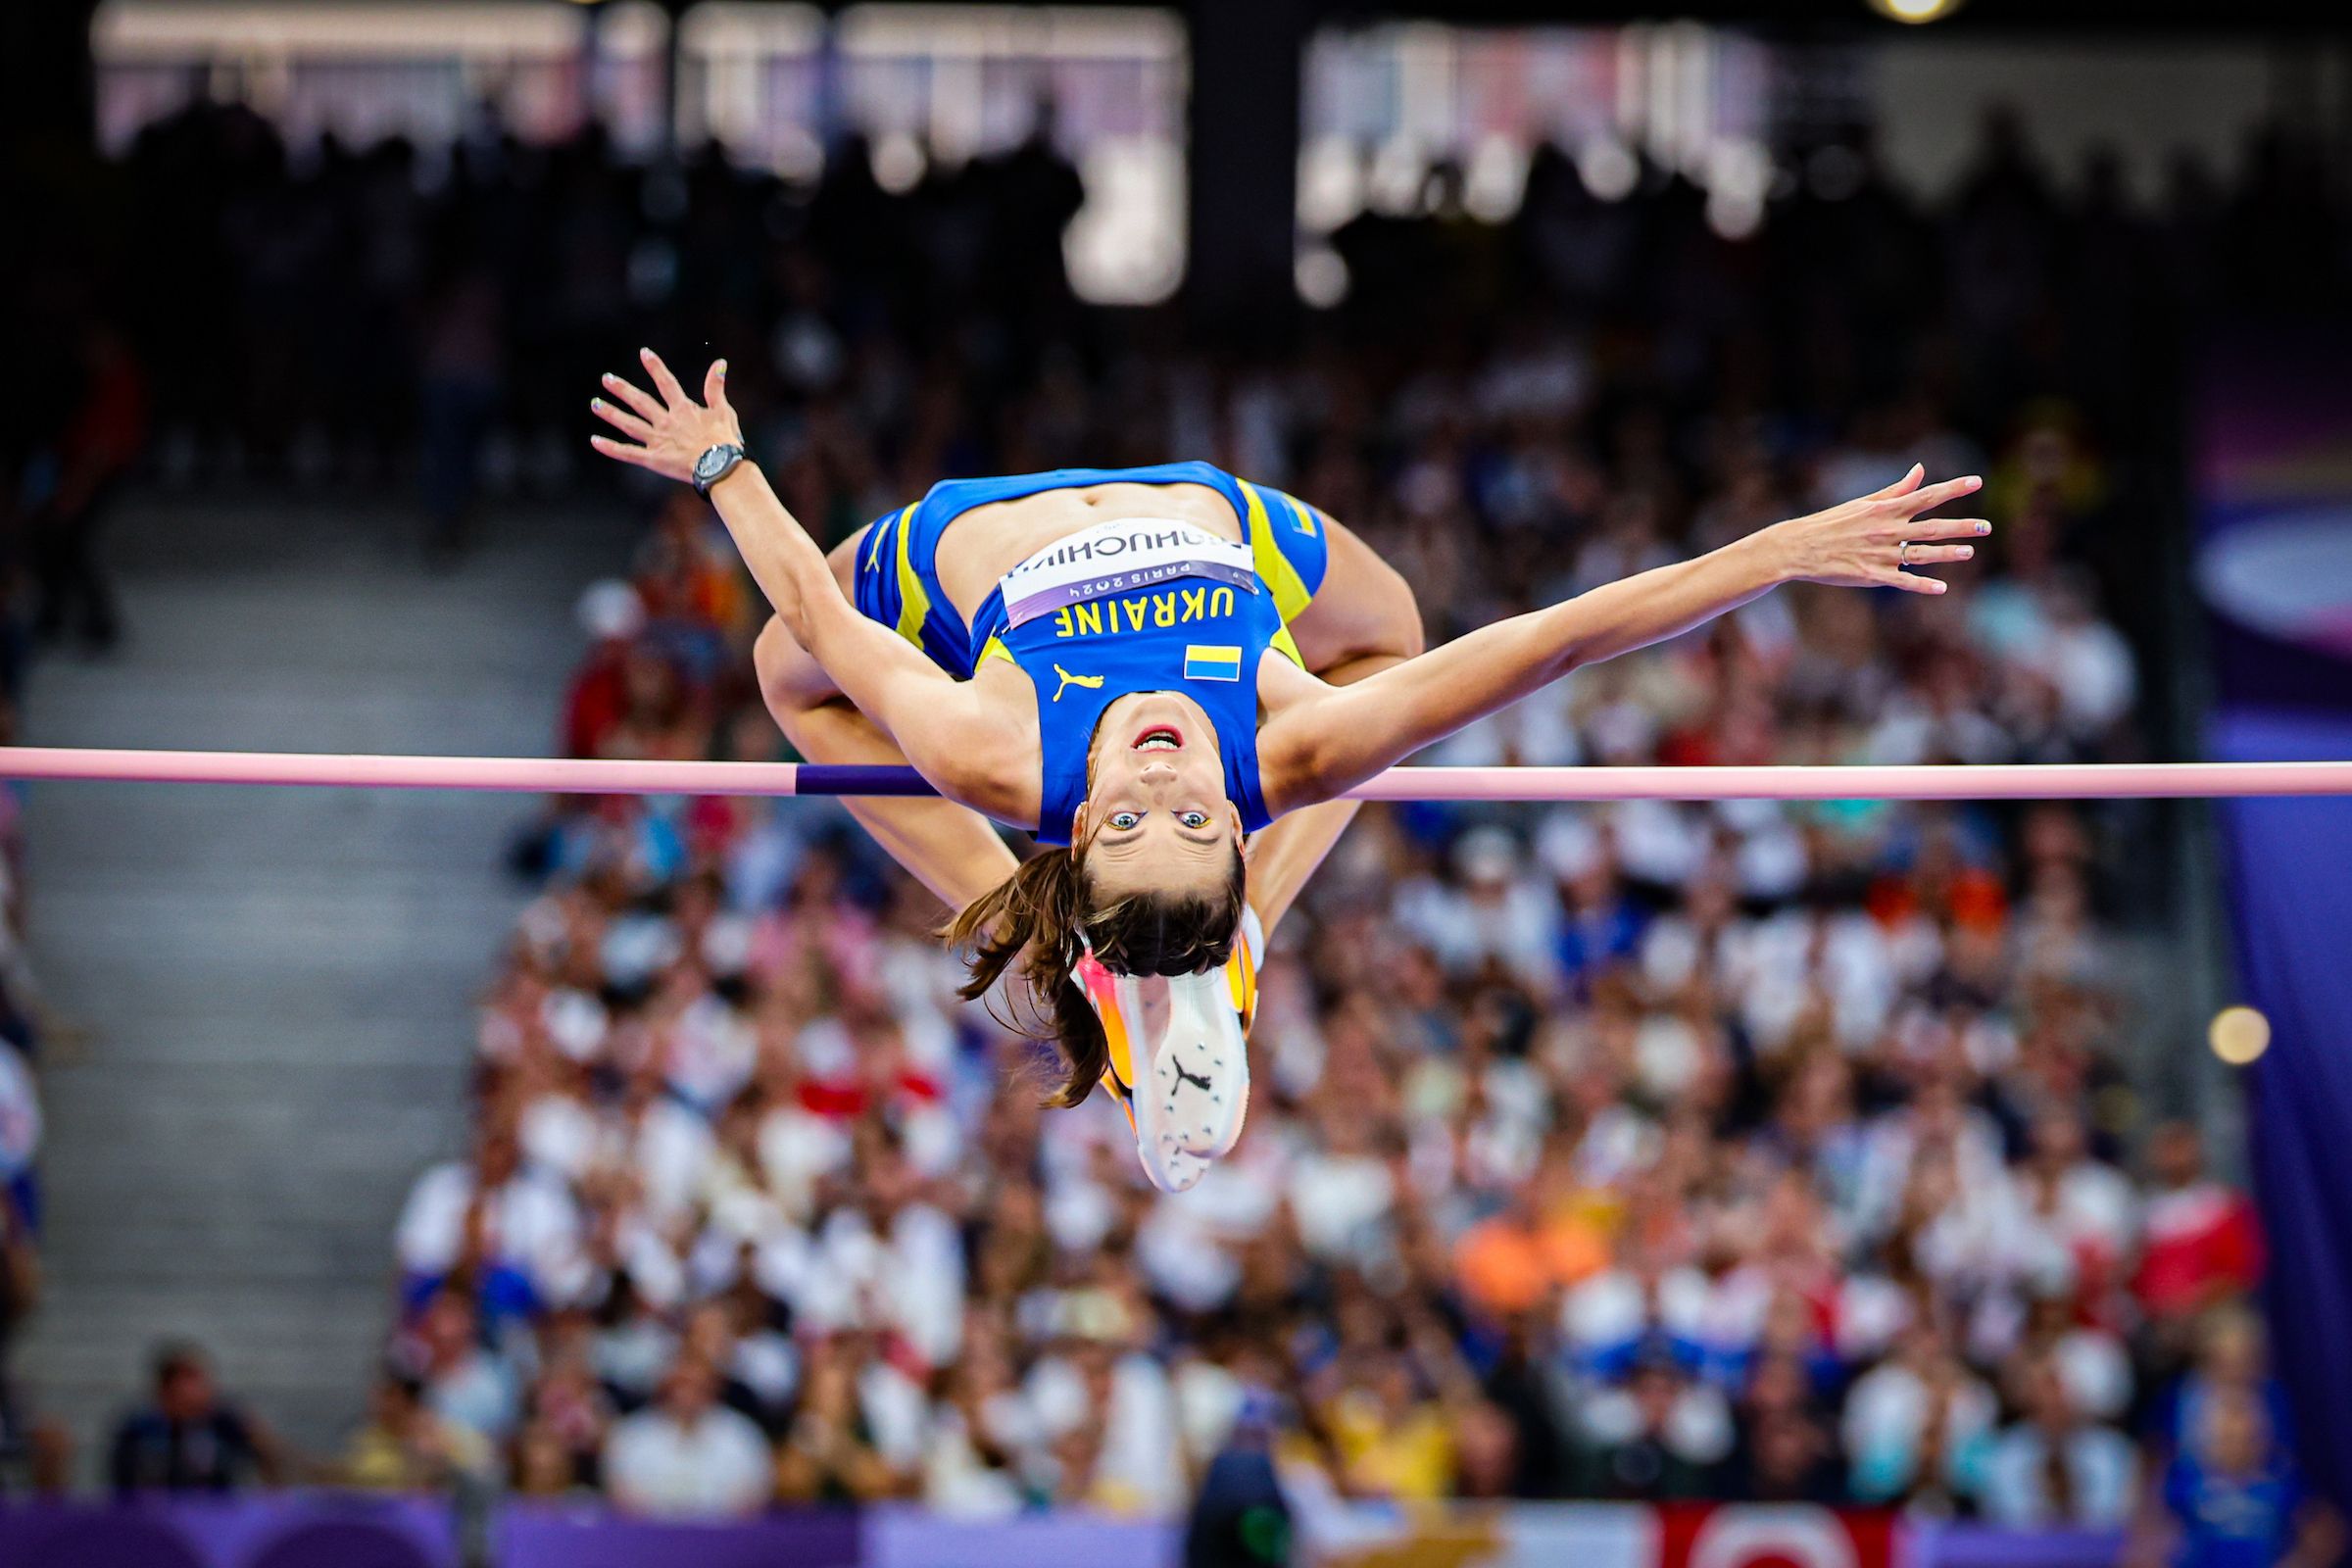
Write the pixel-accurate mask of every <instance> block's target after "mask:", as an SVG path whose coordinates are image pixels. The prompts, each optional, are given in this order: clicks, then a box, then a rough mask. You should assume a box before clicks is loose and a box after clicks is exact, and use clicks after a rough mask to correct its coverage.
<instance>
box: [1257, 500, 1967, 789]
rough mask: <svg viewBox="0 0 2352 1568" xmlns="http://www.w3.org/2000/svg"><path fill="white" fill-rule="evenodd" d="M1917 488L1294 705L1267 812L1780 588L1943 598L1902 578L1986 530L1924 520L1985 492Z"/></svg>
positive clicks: (1270, 743) (1803, 520)
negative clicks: (1817, 586) (1890, 591)
mask: <svg viewBox="0 0 2352 1568" xmlns="http://www.w3.org/2000/svg"><path fill="white" fill-rule="evenodd" d="M1921 477H1922V470H1921V469H1920V468H1918V467H1916V466H1914V467H1913V468H1912V470H1911V471H1910V472H1909V473H1907V474H1905V475H1904V476H1903V477H1902V478H1901V479H1899V480H1897V481H1896V482H1895V483H1893V484H1891V485H1889V486H1887V488H1886V489H1884V490H1881V491H1879V492H1878V493H1877V494H1875V495H1869V496H1865V497H1863V498H1862V499H1861V500H1859V501H1848V502H1846V503H1844V504H1843V505H1841V506H1837V507H1832V508H1831V509H1830V510H1829V511H1827V512H1817V513H1814V514H1813V515H1810V516H1804V517H1795V518H1791V519H1790V520H1789V521H1787V522H1779V523H1774V524H1773V525H1772V526H1771V527H1769V528H1764V529H1761V530H1759V531H1758V532H1755V533H1752V534H1749V535H1748V536H1747V537H1746V538H1744V539H1740V540H1738V541H1736V542H1734V543H1732V544H1729V545H1726V546H1724V547H1723V548H1722V549H1720V550H1715V551H1710V552H1709V553H1708V554H1706V555H1703V556H1699V557H1697V558H1696V559H1694V560H1691V561H1684V562H1678V563H1676V564H1673V565H1671V566H1659V567H1657V568H1655V569H1654V570H1650V571H1644V572H1641V573H1639V574H1637V575H1635V576H1632V577H1627V578H1624V579H1623V580H1621V581H1618V582H1613V583H1609V584H1607V585H1605V586H1603V587H1599V588H1595V589H1593V591H1592V592H1591V593H1588V594H1580V595H1579V596H1577V597H1576V598H1574V599H1571V600H1568V601H1567V602H1566V603H1564V604H1558V605H1553V606H1551V607H1550V608H1549V609H1545V610H1539V611H1535V612H1532V613H1528V614H1524V615H1513V616H1512V617H1511V618H1509V619H1508V620H1500V621H1496V622H1495V624H1493V625H1491V626H1483V627H1481V628H1479V629H1478V630H1477V631H1474V632H1471V633H1470V634H1469V635H1468V636H1465V637H1460V638H1457V639H1455V640H1454V641H1452V642H1450V643H1447V644H1446V645H1445V646H1444V647H1442V648H1433V649H1431V650H1430V651H1429V652H1428V653H1426V654H1423V655H1422V656H1421V657H1419V658H1418V659H1411V660H1407V661H1405V662H1403V663H1401V664H1398V665H1397V666H1396V667H1395V668H1393V669H1387V670H1383V671H1382V672H1381V673H1379V674H1377V675H1375V676H1373V677H1372V678H1371V679H1370V680H1367V681H1363V682H1361V683H1360V684H1357V685H1354V686H1348V687H1344V688H1340V689H1337V690H1332V691H1326V692H1318V693H1316V694H1315V695H1314V696H1312V697H1309V698H1305V699H1302V700H1300V701H1298V702H1294V703H1292V704H1291V705H1289V706H1288V707H1286V708H1284V709H1282V710H1281V711H1279V712H1277V713H1275V714H1274V715H1273V717H1272V718H1270V719H1269V720H1268V721H1267V723H1266V726H1265V728H1264V729H1263V730H1262V731H1261V732H1260V733H1259V736H1258V760H1259V767H1260V769H1261V771H1262V774H1263V777H1264V779H1265V785H1266V797H1267V804H1268V805H1269V806H1271V807H1272V808H1273V809H1275V810H1277V811H1284V810H1295V809H1299V808H1301V807H1306V806H1311V805H1313V804H1315V803H1316V802H1319V801H1328V800H1330V799H1332V798H1333V797H1334V796H1336V795H1338V794H1339V793H1340V792H1341V791H1343V790H1347V789H1349V788H1351V787H1352V786H1354V785H1357V784H1360V783H1362V782H1363V781H1364V780H1365V779H1368V778H1370V777H1371V776H1372V775H1373V774H1375V773H1378V772H1380V771H1381V770H1382V769H1384V768H1388V767H1391V766H1394V765H1395V764H1396V763H1397V762H1400V761H1402V760H1405V759H1406V758H1408V757H1410V756H1412V755H1413V754H1414V753H1415V752H1417V751H1419V750H1421V748H1423V747H1424V746H1428V745H1431V744H1433V743H1435V742H1437V741H1440V740H1443V739H1444V738H1445V737H1446V736H1447V735H1450V734H1452V733H1453V732H1454V731H1455V730H1458V729H1460V728H1461V727H1462V726H1463V725H1465V724H1468V723H1471V722H1472V721H1473V720H1476V719H1479V718H1482V717H1484V716H1485V715H1487V714H1489V713H1492V712H1494V711H1495V710H1496V709H1499V708H1503V707H1506V706H1508V705H1509V704H1511V703H1514V702H1517V701H1518V700H1519V699H1520V698H1522V697H1525V696H1527V695H1528V694H1529V693H1531V692H1534V691H1537V690H1540V689H1541V688H1543V687H1544V686H1546V685H1549V684H1550V683H1551V682H1553V681H1555V680H1558V679H1559V678H1560V677H1561V676H1563V675H1565V674H1567V673H1568V672H1569V671H1570V670H1572V669H1575V668H1576V667H1578V666H1579V665H1581V664H1592V663H1598V662H1600V661H1602V660H1604V659H1614V658H1616V657H1617V656H1618V655H1619V654H1624V653H1631V652H1632V651H1633V650H1635V649H1637V648H1643V647H1647V646H1648V645H1649V644H1651V643H1654V642H1662V641H1664V640H1665V639H1666V638H1669V637H1673V636H1676V635H1678V634H1680V633H1682V632H1685V631H1688V630H1690V629H1691V627H1693V626H1696V625H1698V624H1699V623H1701V622H1702V621H1706V620H1711V619H1713V618H1714V617H1715V616H1717V615H1720V614H1722V613H1724V612H1726V611H1728V610H1736V609H1738V608H1739V607H1740V606H1741V605H1744V604H1746V603H1747V602H1748V601H1749V600H1751V599H1754V598H1755V597H1757V596H1758V595H1759V594H1762V593H1764V592H1766V591H1768V590H1769V589H1772V588H1775V587H1778V586H1779V585H1780V584H1782V583H1787V582H1819V583H1830V584H1833V585H1837V586H1840V587H1856V588H1871V587H1892V588H1901V589H1905V590H1907V591H1909V592H1911V593H1923V594H1938V593H1941V592H1943V584H1942V583H1941V582H1938V581H1937V580H1936V579H1935V578H1933V577H1921V576H1915V575H1913V574H1912V573H1911V572H1909V571H1907V570H1905V569H1904V567H1905V566H1907V565H1908V566H1929V565H1941V564H1947V563H1950V562H1956V561H1966V560H1968V559H1969V558H1970V557H1972V556H1973V555H1975V553H1976V551H1975V549H1974V547H1973V546H1971V545H1967V544H1955V543H1938V542H1936V541H1951V540H1960V539H1974V538H1977V537H1979V536H1980V535H1983V534H1985V533H1986V532H1989V531H1990V524H1988V523H1985V522H1984V521H1982V520H1980V519H1978V518H1974V517H1958V518H1953V517H1935V518H1924V517H1921V516H1920V515H1919V514H1921V513H1923V512H1927V511H1929V510H1931V509H1933V508H1935V507H1937V506H1941V505H1942V504H1943V503H1945V502H1947V501H1952V500H1955V499H1957V498H1958V497H1961V496H1964V495H1968V494H1970V493H1971V492H1973V491H1974V490H1976V489H1977V488H1978V486H1979V485H1980V484H1981V483H1982V481H1981V480H1978V479H1976V478H1973V477H1972V478H1966V479H1953V480H1948V481H1946V482H1945V483H1942V484H1937V485H1924V486H1923V485H1922V484H1921V483H1920V480H1921Z"/></svg>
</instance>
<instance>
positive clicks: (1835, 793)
mask: <svg viewBox="0 0 2352 1568" xmlns="http://www.w3.org/2000/svg"><path fill="white" fill-rule="evenodd" d="M0 779H59V780H68V779H70V780H81V781H101V780H102V781H114V782H121V783H144V784H268V785H289V786H309V787H314V788H332V789H377V790H508V791H520V792H524V793H530V794H552V795H773V796H810V797H825V798H835V799H841V798H849V799H877V798H884V797H894V796H895V797H910V796H929V795H936V794H937V793H938V792H937V791H936V790H934V789H933V788H932V787H931V786H930V785H929V784H928V783H926V782H924V780H923V778H922V777H921V775H919V774H918V773H916V772H915V771H914V769H912V768H910V767H883V766H844V765H838V764H831V763H815V762H662V761H628V760H602V759H599V760H581V759H575V758H544V757H376V756H366V755H359V754H334V753H323V752H179V751H126V750H115V749H106V748H90V747H39V746H12V747H0ZM2275 795H2299V796H2310V795H2352V761H2319V762H2059V763H1981V764H1953V765H1924V766H1923V765H1895V766H1854V767H1791V766H1778V767H1396V768H1391V769H1390V770H1389V771H1387V772H1385V773H1382V774H1380V775H1379V776H1378V777H1376V778H1373V779H1370V780H1367V781H1366V782H1365V783H1362V784H1359V785H1357V786H1356V787H1355V788H1354V789H1352V790H1350V791H1348V797H1349V798H1350V799H1352V800H1359V801H1488V802H1504V801H1519V802H1533V801H1637V800H1652V801H1723V800H1772V801H1842V800H1868V801H2056V800H2114V799H2134V800H2149V799H2195V798H2216V797H2225V796H2275Z"/></svg>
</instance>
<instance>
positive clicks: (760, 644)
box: [752, 615, 839, 727]
mask: <svg viewBox="0 0 2352 1568" xmlns="http://www.w3.org/2000/svg"><path fill="white" fill-rule="evenodd" d="M752 667H753V669H754V670H755V671H757V672H758V674H759V677H760V696H761V697H762V698H763V699H765V700H766V703H767V708H768V711H769V712H771V713H773V714H775V716H776V721H777V722H778V723H780V724H787V720H786V716H785V715H786V714H787V713H788V712H790V711H797V710H802V709H807V708H812V707H815V706H816V705H818V704H820V703H823V702H825V701H827V700H829V699H830V698H832V697H833V696H834V695H836V693H837V692H838V690H839V688H838V687H837V686H835V684H834V682H833V679H832V677H831V676H829V675H827V674H826V673H825V672H824V669H823V667H822V666H821V665H819V664H818V663H817V662H816V661H815V660H814V659H812V658H810V657H809V652H808V650H806V649H804V648H803V647H802V646H801V644H800V640H799V639H798V638H796V637H794V636H793V635H792V631H791V628H789V627H787V626H786V625H785V624H784V622H783V621H782V620H781V619H780V618H778V617H777V616H774V615H770V616H768V617H767V624H766V625H764V626H762V627H760V636H759V638H758V640H756V641H755V642H754V643H753V644H752ZM787 727H789V724H787Z"/></svg>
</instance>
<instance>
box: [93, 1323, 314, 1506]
mask: <svg viewBox="0 0 2352 1568" xmlns="http://www.w3.org/2000/svg"><path fill="white" fill-rule="evenodd" d="M283 1469H284V1466H283V1464H282V1462H281V1455H280V1453H279V1450H278V1446H277V1444H276V1441H275V1439H273V1438H272V1437H271V1436H270V1431H269V1429H268V1428H267V1427H265V1426H263V1425H262V1424H261V1423H260V1422H259V1421H258V1420H256V1419H254V1418H253V1417H252V1416H250V1415H248V1414H247V1413H246V1412H245V1411H243V1410H242V1409H240V1408H238V1407H237V1406H236V1405H235V1404H233V1403H231V1402H229V1401H228V1400H225V1399H223V1398H222V1397H221V1392H220V1389H219V1387H218V1386H217V1385H216V1384H215V1383H214V1381H213V1369H212V1364H211V1362H210V1361H208V1360H207V1359H206V1358H205V1354H204V1352H203V1351H202V1350H201V1349H199V1348H196V1347H195V1346H193V1345H167V1346H165V1347H164V1348H162V1349H160V1350H158V1351H157V1352H156V1356H155V1402H154V1403H153V1404H151V1405H148V1406H147V1407H146V1408H144V1409H140V1410H136V1411H133V1412H132V1413H131V1414H129V1415H127V1416H125V1417H123V1422H122V1424H121V1425H120V1426H118V1427H117V1428H116V1429H115V1438H114V1444H113V1447H112V1450H111V1452H110V1455H109V1458H108V1462H107V1472H108V1475H109V1477H110V1479H111V1482H112V1485H113V1487H114V1490H115V1491H116V1493H117V1494H119V1495H131V1494H134V1493H142V1492H204V1493H226V1492H239V1491H243V1490H245V1489H247V1488H250V1487H253V1486H256V1485H261V1486H271V1485H275V1484H276V1483H277V1482H278V1480H279V1479H280V1477H281V1475H282V1473H283Z"/></svg>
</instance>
